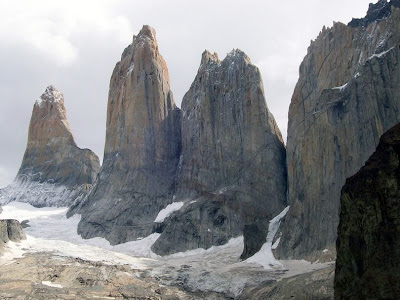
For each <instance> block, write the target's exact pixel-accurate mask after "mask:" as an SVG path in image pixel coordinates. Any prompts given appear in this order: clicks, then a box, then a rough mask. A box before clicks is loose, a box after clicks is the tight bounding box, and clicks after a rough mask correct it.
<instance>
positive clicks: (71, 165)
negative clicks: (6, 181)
mask: <svg viewBox="0 0 400 300" xmlns="http://www.w3.org/2000/svg"><path fill="white" fill-rule="evenodd" d="M99 169H100V163H99V159H98V157H97V156H96V154H94V153H93V152H92V151H90V150H88V149H80V148H78V147H77V145H76V143H75V141H74V138H73V136H72V133H71V130H70V128H69V124H68V121H67V116H66V110H65V106H64V97H63V95H62V93H61V92H59V91H58V90H57V89H56V88H55V87H53V86H49V87H47V88H46V91H45V92H44V93H43V94H42V96H41V97H40V100H39V101H36V102H35V104H34V106H33V111H32V117H31V121H30V124H29V132H28V143H27V147H26V150H25V154H24V157H23V160H22V164H21V167H20V169H19V171H18V174H17V176H16V178H15V180H14V182H13V183H12V184H10V185H9V186H7V187H6V188H4V189H2V190H1V191H0V203H1V204H6V203H8V202H10V201H19V202H28V203H30V204H32V205H34V206H38V207H41V206H69V205H71V204H72V203H73V202H74V201H75V200H76V199H78V198H81V197H82V196H83V195H85V194H86V193H87V192H88V190H89V189H90V187H91V185H92V184H93V183H94V181H95V179H96V176H97V173H98V171H99Z"/></svg>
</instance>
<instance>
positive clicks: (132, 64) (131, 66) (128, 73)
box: [126, 62, 135, 75]
mask: <svg viewBox="0 0 400 300" xmlns="http://www.w3.org/2000/svg"><path fill="white" fill-rule="evenodd" d="M134 67H135V65H134V63H133V62H131V64H130V65H129V68H128V72H127V73H126V75H130V74H131V73H132V71H133V69H134Z"/></svg>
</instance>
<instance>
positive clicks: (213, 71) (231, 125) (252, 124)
mask: <svg viewBox="0 0 400 300" xmlns="http://www.w3.org/2000/svg"><path fill="white" fill-rule="evenodd" d="M285 205H286V157H285V147H284V144H283V142H282V137H281V134H280V131H279V129H278V127H277V125H276V123H275V120H274V118H273V116H272V114H271V113H270V112H269V110H268V108H267V105H266V103H265V98H264V92H263V86H262V81H261V76H260V72H259V71H258V69H257V68H256V67H255V66H254V65H252V64H251V62H250V59H249V58H248V57H247V56H246V55H245V54H244V53H243V52H241V51H239V50H234V51H232V52H231V53H230V54H229V55H228V56H227V58H226V59H224V60H223V61H222V62H221V61H219V59H218V57H217V56H216V55H215V54H214V55H213V54H211V53H209V52H207V51H206V52H204V53H203V57H202V62H201V66H200V68H199V71H198V74H197V76H196V78H195V80H194V82H193V84H192V86H191V88H190V90H189V91H188V92H187V94H186V95H185V97H184V100H183V104H182V116H181V111H180V110H179V109H178V108H177V107H176V106H175V104H174V102H173V98H172V93H171V91H170V87H169V77H168V70H167V66H166V64H165V61H164V60H163V58H162V56H161V55H160V53H159V51H158V46H157V41H156V39H155V31H154V30H153V29H152V28H150V27H149V26H144V27H143V28H142V30H141V31H140V33H139V34H138V36H134V38H133V42H132V44H131V45H129V46H128V47H127V48H126V49H125V50H124V52H123V54H122V57H121V61H120V62H118V63H117V65H116V67H115V69H114V72H113V75H112V77H111V82H110V92H109V101H108V113H107V132H106V145H105V155H104V163H103V166H102V169H101V172H100V174H99V176H98V179H97V182H96V184H95V185H94V187H93V189H92V190H91V192H90V193H89V195H88V197H86V198H85V199H84V200H83V201H81V202H80V203H77V205H75V206H73V207H72V208H71V210H70V214H72V213H74V212H79V213H81V214H82V220H81V222H80V223H79V227H78V232H79V233H80V234H81V235H82V236H83V237H85V238H91V237H95V236H102V237H105V238H107V239H108V240H109V241H110V242H111V243H112V244H118V243H122V242H126V241H130V240H135V239H140V238H143V237H147V236H149V235H150V234H152V233H158V234H161V236H160V237H159V239H158V240H157V241H156V243H155V244H154V245H153V248H152V249H153V251H155V252H156V253H157V254H161V255H165V254H170V253H174V252H178V251H185V250H190V249H196V248H199V247H201V248H209V247H211V246H212V245H222V244H225V243H227V242H228V240H229V239H230V238H232V237H236V236H239V235H242V234H243V232H249V234H248V235H247V234H246V236H245V240H246V242H245V243H246V245H248V246H247V247H246V250H245V251H244V254H243V257H244V258H246V257H247V256H249V255H250V254H253V253H254V252H256V251H257V250H259V249H260V248H261V246H262V244H263V243H265V237H266V233H267V228H268V221H269V220H270V219H271V218H272V217H274V216H276V215H277V214H279V213H280V212H281V211H282V210H283V209H284V208H285ZM246 226H247V227H246ZM248 226H250V227H248ZM245 228H254V230H256V231H257V232H260V235H261V238H260V237H258V238H257V239H254V238H253V236H254V235H252V232H253V231H254V230H247V231H246V230H245Z"/></svg>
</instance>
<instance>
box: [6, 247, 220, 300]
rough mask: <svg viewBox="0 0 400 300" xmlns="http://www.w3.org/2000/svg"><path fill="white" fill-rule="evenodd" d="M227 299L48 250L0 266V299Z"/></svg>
mask: <svg viewBox="0 0 400 300" xmlns="http://www.w3.org/2000/svg"><path fill="white" fill-rule="evenodd" d="M96 298H97V299H154V300H155V299H227V298H225V297H224V296H222V295H218V294H216V293H197V294H195V293H190V292H187V291H184V290H183V289H182V288H180V287H176V286H164V285H162V284H160V283H159V282H157V279H156V278H150V277H148V276H147V275H146V273H145V272H143V271H139V270H132V269H131V268H130V266H129V265H106V264H103V263H99V262H90V261H85V260H82V259H79V258H70V257H61V256H54V255H52V254H50V253H36V254H29V255H27V256H24V257H23V258H20V259H17V260H16V262H14V263H11V264H8V265H3V266H1V272H0V299H96Z"/></svg>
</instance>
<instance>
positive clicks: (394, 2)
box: [348, 0, 400, 27]
mask: <svg viewBox="0 0 400 300" xmlns="http://www.w3.org/2000/svg"><path fill="white" fill-rule="evenodd" d="M392 6H394V7H400V0H391V1H389V2H388V1H387V0H379V1H378V2H377V3H376V4H373V3H370V4H369V8H368V11H367V15H366V16H365V17H364V18H361V19H354V18H353V19H352V20H351V21H350V22H349V24H348V26H350V27H366V26H368V24H370V23H373V22H375V21H378V20H381V19H385V18H387V17H389V16H390V15H391V13H392Z"/></svg>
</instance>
